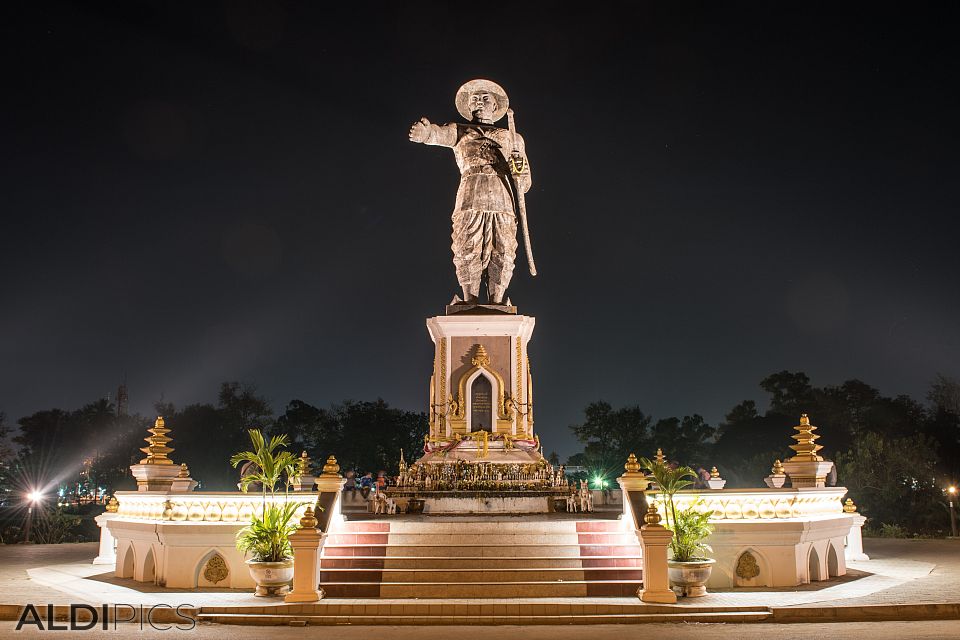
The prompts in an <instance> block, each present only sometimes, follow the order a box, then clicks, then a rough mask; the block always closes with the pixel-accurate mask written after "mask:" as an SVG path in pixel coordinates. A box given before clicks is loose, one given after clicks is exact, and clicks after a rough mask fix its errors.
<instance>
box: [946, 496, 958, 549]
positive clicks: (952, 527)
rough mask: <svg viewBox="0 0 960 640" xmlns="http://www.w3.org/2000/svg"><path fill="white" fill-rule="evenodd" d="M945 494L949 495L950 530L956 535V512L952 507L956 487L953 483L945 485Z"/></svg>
mask: <svg viewBox="0 0 960 640" xmlns="http://www.w3.org/2000/svg"><path fill="white" fill-rule="evenodd" d="M947 494H948V495H949V496H950V532H951V533H952V534H953V537H954V538H956V537H957V512H956V511H955V510H954V508H953V501H954V499H955V498H956V496H957V488H956V487H955V486H953V485H950V486H949V487H947Z"/></svg>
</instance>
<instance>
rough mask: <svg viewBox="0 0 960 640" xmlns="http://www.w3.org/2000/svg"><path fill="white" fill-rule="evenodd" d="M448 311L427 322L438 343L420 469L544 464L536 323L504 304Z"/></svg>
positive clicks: (457, 308)
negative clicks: (536, 404)
mask: <svg viewBox="0 0 960 640" xmlns="http://www.w3.org/2000/svg"><path fill="white" fill-rule="evenodd" d="M494 307H497V308H496V309H495V308H494ZM449 309H450V310H449V311H448V314H449V315H446V316H437V317H434V318H429V319H428V320H427V329H428V330H429V332H430V337H431V338H432V339H433V342H434V345H435V353H434V361H433V375H432V376H431V379H430V435H429V436H428V440H427V443H426V445H427V447H426V449H427V451H428V453H427V454H426V455H425V456H424V457H423V458H421V459H420V460H419V461H418V463H420V464H427V463H435V462H456V461H458V460H463V461H464V462H495V463H506V464H510V463H513V464H530V463H532V462H537V461H539V460H540V459H541V458H542V456H541V455H540V452H539V448H540V447H539V442H538V441H537V440H536V438H535V436H534V433H533V409H532V407H533V385H532V383H531V379H530V363H529V359H528V357H527V343H528V342H529V341H530V337H531V335H532V334H533V327H534V324H535V323H536V321H535V319H534V318H532V317H530V316H522V315H516V314H514V313H510V309H513V307H506V306H505V305H499V306H498V305H476V304H474V305H452V306H451V307H450V308H449Z"/></svg>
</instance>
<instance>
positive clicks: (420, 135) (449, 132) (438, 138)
mask: <svg viewBox="0 0 960 640" xmlns="http://www.w3.org/2000/svg"><path fill="white" fill-rule="evenodd" d="M410 141H411V142H419V143H421V144H433V145H439V146H441V147H452V146H453V145H455V144H457V125H455V124H444V125H436V124H431V123H430V121H429V120H427V119H426V118H420V119H419V120H417V121H416V122H414V123H413V126H411V127H410Z"/></svg>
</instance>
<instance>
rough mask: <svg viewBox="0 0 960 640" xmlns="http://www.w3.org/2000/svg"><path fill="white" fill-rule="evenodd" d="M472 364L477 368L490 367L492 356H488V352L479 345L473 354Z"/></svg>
mask: <svg viewBox="0 0 960 640" xmlns="http://www.w3.org/2000/svg"><path fill="white" fill-rule="evenodd" d="M470 364H472V365H473V366H475V367H489V366H490V356H489V355H487V350H486V349H485V348H484V347H483V345H482V344H478V345H477V350H476V351H474V352H473V358H472V359H471V360H470Z"/></svg>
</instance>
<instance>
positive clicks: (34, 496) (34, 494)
mask: <svg viewBox="0 0 960 640" xmlns="http://www.w3.org/2000/svg"><path fill="white" fill-rule="evenodd" d="M27 499H28V500H29V501H30V504H29V506H27V526H26V527H25V529H26V531H25V533H24V535H23V541H24V543H26V544H30V531H31V529H33V505H35V504H37V503H38V502H40V501H41V500H43V494H42V493H40V492H39V491H37V490H36V489H34V490H33V491H31V492H30V493H28V494H27ZM950 504H951V505H952V504H953V503H950Z"/></svg>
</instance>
